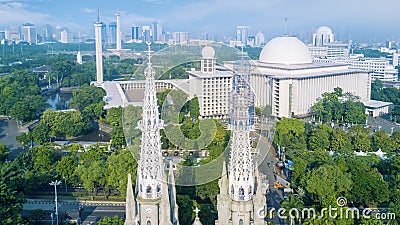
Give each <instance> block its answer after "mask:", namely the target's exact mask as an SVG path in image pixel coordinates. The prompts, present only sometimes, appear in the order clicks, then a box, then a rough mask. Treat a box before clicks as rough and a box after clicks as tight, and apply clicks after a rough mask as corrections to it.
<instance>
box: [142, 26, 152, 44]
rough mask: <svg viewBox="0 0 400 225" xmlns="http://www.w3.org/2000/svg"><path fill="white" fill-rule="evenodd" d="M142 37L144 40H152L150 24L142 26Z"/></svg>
mask: <svg viewBox="0 0 400 225" xmlns="http://www.w3.org/2000/svg"><path fill="white" fill-rule="evenodd" d="M142 37H143V41H144V42H148V41H151V33H150V26H142Z"/></svg>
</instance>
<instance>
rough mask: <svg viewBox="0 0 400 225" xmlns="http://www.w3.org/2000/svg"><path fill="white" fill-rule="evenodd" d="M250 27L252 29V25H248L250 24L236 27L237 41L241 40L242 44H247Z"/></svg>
mask: <svg viewBox="0 0 400 225" xmlns="http://www.w3.org/2000/svg"><path fill="white" fill-rule="evenodd" d="M249 29H250V27H248V26H237V27H236V41H240V42H241V44H242V46H246V45H247V38H248V36H249Z"/></svg>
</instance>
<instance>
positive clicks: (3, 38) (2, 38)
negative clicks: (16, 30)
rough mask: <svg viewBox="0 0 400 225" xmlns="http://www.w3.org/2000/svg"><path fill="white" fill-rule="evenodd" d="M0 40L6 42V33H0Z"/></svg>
mask: <svg viewBox="0 0 400 225" xmlns="http://www.w3.org/2000/svg"><path fill="white" fill-rule="evenodd" d="M0 40H6V31H4V30H2V31H0Z"/></svg>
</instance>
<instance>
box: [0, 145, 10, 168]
mask: <svg viewBox="0 0 400 225" xmlns="http://www.w3.org/2000/svg"><path fill="white" fill-rule="evenodd" d="M8 153H9V152H8V149H7V147H6V146H5V145H4V144H3V143H0V164H2V163H3V162H5V161H6V159H7V157H8Z"/></svg>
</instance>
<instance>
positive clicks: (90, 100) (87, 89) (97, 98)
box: [69, 85, 106, 111]
mask: <svg viewBox="0 0 400 225" xmlns="http://www.w3.org/2000/svg"><path fill="white" fill-rule="evenodd" d="M105 95H106V92H105V91H104V90H103V89H102V88H100V87H96V86H93V85H91V86H88V85H84V86H82V87H80V88H79V89H78V90H75V91H73V92H72V96H73V97H72V98H71V100H70V102H69V107H71V108H74V109H77V110H79V111H83V110H84V109H85V108H86V107H87V106H89V105H91V104H96V103H99V102H101V101H103V98H104V96H105Z"/></svg>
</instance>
